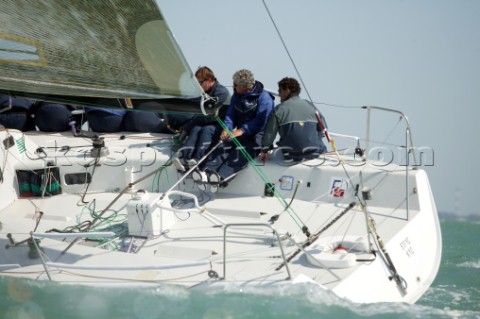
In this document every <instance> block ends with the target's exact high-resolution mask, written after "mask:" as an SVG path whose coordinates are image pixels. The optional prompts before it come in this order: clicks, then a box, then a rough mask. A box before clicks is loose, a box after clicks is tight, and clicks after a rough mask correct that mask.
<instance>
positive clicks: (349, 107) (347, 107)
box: [312, 101, 363, 109]
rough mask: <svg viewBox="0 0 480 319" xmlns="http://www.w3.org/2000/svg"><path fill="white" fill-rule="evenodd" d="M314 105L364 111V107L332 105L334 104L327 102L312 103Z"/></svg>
mask: <svg viewBox="0 0 480 319" xmlns="http://www.w3.org/2000/svg"><path fill="white" fill-rule="evenodd" d="M312 103H313V104H320V105H325V106H331V107H340V108H344V109H363V106H353V105H340V104H332V103H326V102H314V101H312Z"/></svg>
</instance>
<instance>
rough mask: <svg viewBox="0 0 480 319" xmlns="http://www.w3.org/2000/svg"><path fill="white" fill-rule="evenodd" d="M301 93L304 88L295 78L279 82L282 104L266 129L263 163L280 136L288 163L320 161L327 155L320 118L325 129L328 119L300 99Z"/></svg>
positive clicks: (271, 117)
mask: <svg viewBox="0 0 480 319" xmlns="http://www.w3.org/2000/svg"><path fill="white" fill-rule="evenodd" d="M300 90H301V89H300V84H299V83H298V81H297V80H296V79H294V78H289V77H285V78H283V79H281V80H280V81H279V82H278V94H279V95H280V101H281V102H282V103H280V104H279V105H277V106H276V107H275V109H274V110H273V112H272V113H271V114H270V118H269V120H268V122H267V125H266V127H265V133H264V135H263V140H262V152H261V153H260V159H261V160H262V161H264V160H265V159H266V158H267V157H268V151H269V150H270V149H271V148H272V144H273V142H274V140H275V137H276V136H277V133H278V134H279V135H280V140H279V141H278V143H277V145H278V146H279V149H280V150H281V151H282V153H283V156H284V158H285V159H286V160H289V161H292V160H293V161H295V162H297V161H301V160H304V159H312V158H316V157H318V156H319V155H320V154H322V153H324V152H326V150H327V148H326V146H325V144H324V143H323V141H322V137H323V131H322V129H321V125H320V124H319V122H318V117H317V114H318V116H319V117H320V118H321V120H322V122H323V125H324V126H326V123H325V119H324V118H323V116H321V115H320V112H318V110H317V109H316V107H315V106H314V105H313V103H311V102H309V101H306V100H303V99H301V98H300V97H299V94H300Z"/></svg>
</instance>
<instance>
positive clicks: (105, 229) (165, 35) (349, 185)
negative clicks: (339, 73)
mask: <svg viewBox="0 0 480 319" xmlns="http://www.w3.org/2000/svg"><path fill="white" fill-rule="evenodd" d="M39 17H41V18H39ZM0 19H1V21H2V24H1V26H0V92H1V93H2V94H7V95H9V96H13V97H25V98H30V99H35V100H42V101H52V102H56V103H66V104H69V105H75V106H79V107H81V106H88V107H102V108H122V109H125V110H127V111H129V112H138V111H144V112H145V111H147V112H164V113H169V112H173V113H188V114H190V113H197V114H205V115H207V114H213V113H214V112H215V108H216V105H215V103H211V99H210V98H209V97H208V95H206V94H205V93H204V92H203V91H202V89H201V87H200V86H199V85H198V82H197V81H196V79H195V77H194V75H193V73H192V71H191V69H190V67H189V66H188V63H187V61H186V60H185V58H184V57H183V54H182V52H181V50H180V48H179V46H178V44H177V42H176V41H175V38H174V36H173V33H172V31H171V30H170V29H169V27H168V25H167V23H166V21H165V18H164V16H163V15H162V13H161V11H160V9H159V8H158V6H157V3H156V2H155V1H152V0H142V1H132V0H120V1H87V2H85V1H83V2H71V3H69V4H68V6H65V4H64V2H63V1H59V0H55V1H50V2H49V4H48V5H47V4H46V3H45V2H27V1H23V0H22V1H19V0H15V1H13V0H11V1H10V0H7V1H3V2H2V10H1V12H0ZM103 30H110V31H109V32H101V31H103ZM147 102H150V103H147ZM365 112H366V114H367V136H366V137H364V138H362V139H361V138H359V137H356V136H350V135H348V134H343V133H342V134H338V133H337V134H335V133H333V132H331V133H329V137H330V138H331V140H332V141H333V140H334V139H345V140H346V143H349V145H350V149H351V150H353V152H350V153H349V152H339V151H338V150H337V149H336V147H335V146H334V143H331V145H330V146H329V151H328V152H327V153H325V154H322V155H321V156H320V157H319V158H317V159H312V160H309V161H304V162H301V163H284V162H278V161H267V162H265V163H262V162H258V161H256V160H255V159H252V160H251V161H250V163H249V165H248V167H247V168H246V169H244V170H242V171H241V172H239V173H238V175H237V176H236V177H235V178H234V179H233V180H232V181H230V182H229V184H228V186H227V187H222V188H220V189H218V191H217V192H216V193H212V192H209V191H208V190H206V191H205V190H202V189H200V188H199V187H197V186H198V185H196V183H195V181H194V180H193V179H192V177H191V172H190V171H188V172H187V173H181V172H178V171H177V170H176V168H175V166H174V165H172V156H173V155H174V153H175V148H176V147H177V146H178V145H177V144H176V142H177V141H176V139H175V135H173V134H160V133H132V132H121V133H118V134H93V132H87V133H92V134H90V135H89V134H74V133H72V132H70V131H66V132H49V133H46V132H41V131H38V130H33V131H25V132H23V131H19V130H14V129H5V128H4V129H1V130H0V140H1V141H2V143H0V149H1V151H0V163H2V165H1V167H0V222H1V230H0V276H2V277H12V278H26V279H30V280H36V281H52V282H55V283H58V284H70V285H92V286H102V287H120V286H135V287H137V286H138V287H141V286H158V285H165V284H171V285H176V286H184V287H185V288H186V289H199V290H213V289H238V290H241V289H244V288H246V287H271V286H280V285H297V284H304V283H308V284H314V285H318V286H320V287H322V288H325V289H328V290H331V291H333V292H334V293H336V294H337V295H338V296H340V297H343V298H346V299H348V300H351V301H353V302H359V303H371V302H406V303H414V302H416V301H417V300H418V299H419V298H420V297H421V296H422V295H423V294H424V293H425V292H426V291H427V290H428V288H429V287H430V285H431V284H432V282H433V280H434V279H435V276H436V274H437V272H438V268H439V264H440V259H441V249H442V240H441V232H440V227H439V220H438V215H437V210H436V206H435V201H434V197H433V195H432V191H431V188H430V184H429V180H428V176H427V174H426V172H425V171H424V170H422V169H421V168H420V167H419V165H418V163H416V159H415V156H414V154H413V153H412V149H413V141H412V136H411V127H410V125H409V123H408V120H407V117H406V116H405V115H404V114H403V113H401V112H399V111H395V110H391V109H386V108H380V107H365ZM372 112H396V113H399V114H400V115H401V117H402V119H403V120H404V124H405V130H404V131H403V134H405V137H406V138H405V145H403V148H402V149H404V159H405V163H390V162H382V161H379V160H373V159H370V158H369V156H368V154H369V150H370V149H371V147H370V145H371V144H370V143H373V141H372V140H371V139H370V136H369V133H368V132H369V131H368V130H369V129H370V126H372V125H373V124H372V123H371V121H370V115H371V113H372Z"/></svg>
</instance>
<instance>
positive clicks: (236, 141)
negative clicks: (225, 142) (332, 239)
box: [216, 116, 310, 237]
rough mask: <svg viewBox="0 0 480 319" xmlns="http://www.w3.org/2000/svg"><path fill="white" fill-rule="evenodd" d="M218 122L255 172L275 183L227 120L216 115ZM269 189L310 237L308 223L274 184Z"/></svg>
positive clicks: (267, 180) (266, 180) (265, 179)
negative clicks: (227, 123)
mask: <svg viewBox="0 0 480 319" xmlns="http://www.w3.org/2000/svg"><path fill="white" fill-rule="evenodd" d="M216 120H217V122H218V123H219V124H220V126H221V127H222V129H224V130H226V131H227V132H228V135H229V136H230V140H231V141H233V143H234V144H235V145H236V146H237V147H238V148H239V149H240V152H241V153H242V155H243V156H245V158H246V159H247V161H248V163H249V164H250V165H251V167H252V168H253V169H254V170H255V172H256V173H257V174H258V175H259V176H260V178H261V179H262V180H263V181H264V182H265V183H268V184H269V185H275V184H273V183H272V182H271V181H270V179H269V178H268V177H267V176H266V175H265V174H264V173H263V171H262V170H261V169H260V168H259V167H258V165H256V163H255V161H254V160H253V159H252V157H251V156H250V154H248V153H247V151H246V150H245V148H244V147H243V146H242V144H241V143H240V142H239V141H238V140H237V138H236V137H235V136H234V135H233V133H232V132H231V131H230V130H229V129H228V127H227V125H226V124H225V122H223V121H222V119H221V118H220V117H218V116H217V117H216ZM269 190H270V191H272V192H273V194H274V196H275V197H276V198H277V199H278V200H279V201H280V203H281V204H282V205H283V207H285V210H284V211H287V212H288V214H289V215H290V217H292V219H293V221H294V222H295V223H296V224H297V226H299V227H300V229H301V230H302V231H303V233H304V234H305V235H306V236H307V237H310V231H309V230H308V227H307V226H306V224H305V223H304V222H303V221H302V220H301V219H300V217H298V215H297V214H296V213H295V211H294V210H293V209H292V208H291V207H290V206H289V205H288V203H287V201H286V200H285V198H283V197H282V196H281V195H280V194H279V192H276V191H275V189H274V186H272V187H271V188H270V187H269Z"/></svg>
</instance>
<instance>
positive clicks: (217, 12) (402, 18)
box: [157, 0, 480, 215]
mask: <svg viewBox="0 0 480 319" xmlns="http://www.w3.org/2000/svg"><path fill="white" fill-rule="evenodd" d="M157 2H158V3H159V6H160V8H161V10H162V13H163V14H164V16H165V19H166V21H167V23H168V24H169V26H170V28H171V30H172V32H173V34H174V36H175V38H176V40H177V42H178V43H179V45H180V47H181V49H182V51H183V54H184V55H185V58H186V60H187V62H188V63H189V65H190V67H191V68H192V70H196V69H197V67H198V66H201V65H207V66H209V67H210V68H212V69H213V71H214V72H215V74H216V76H217V79H218V80H219V81H220V82H221V83H222V84H224V85H226V86H231V82H232V75H233V73H234V72H235V71H237V70H239V69H244V68H246V69H249V70H251V71H252V72H253V73H254V75H255V78H256V79H257V80H259V81H261V82H262V83H263V84H264V85H265V87H266V88H267V89H271V90H276V89H277V82H278V81H279V80H280V79H281V78H283V77H285V76H290V77H295V78H297V79H300V80H301V82H302V88H303V90H302V94H301V96H302V97H303V98H306V99H310V100H312V101H313V102H316V103H318V104H317V107H318V108H319V109H320V110H321V112H322V113H323V114H324V116H325V117H326V119H327V122H328V126H329V130H330V132H334V133H342V134H348V135H354V136H359V137H361V138H365V136H366V118H367V112H366V111H365V110H364V109H361V108H360V107H361V106H379V107H384V108H391V109H395V110H398V111H400V112H402V113H403V114H405V115H406V116H407V118H408V120H409V122H410V124H411V134H412V137H413V145H414V147H416V148H418V149H419V150H427V151H425V152H424V154H426V156H425V157H424V158H423V160H422V162H421V165H420V168H421V169H424V170H425V171H426V172H427V174H428V175H429V179H430V184H431V188H432V191H433V194H434V197H435V201H436V204H437V209H438V210H439V211H440V212H454V213H458V214H462V215H469V214H480V209H479V207H478V203H477V201H476V199H477V196H479V195H480V187H478V186H477V185H478V184H479V183H480V168H479V166H478V165H477V163H476V161H477V159H480V148H479V147H478V146H479V144H480V143H479V142H478V141H477V139H478V137H479V132H478V131H479V129H478V125H477V122H478V121H479V119H480V105H479V104H480V1H478V0H422V1H418V0H388V1H387V0H362V1H359V0H296V1H285V0H265V2H263V1H262V0H242V1H233V0H202V1H199V0H176V1H172V0H157ZM264 3H266V5H267V7H268V10H269V11H267V9H266V8H265V5H264ZM268 12H270V15H271V16H272V18H273V20H274V23H275V24H274V23H273V22H272V20H271V19H270V15H269V13H268ZM277 29H278V31H279V32H280V35H281V37H280V36H279V35H278V33H277ZM282 40H283V43H285V46H286V49H285V47H284V46H283V44H282ZM287 50H288V51H287ZM292 61H293V62H292ZM277 101H278V100H277ZM380 113H382V114H381V115H377V111H375V112H374V113H372V120H371V125H372V126H374V127H375V130H372V132H371V134H372V135H371V136H372V138H373V137H375V138H377V136H378V138H379V140H380V141H384V140H385V141H386V142H387V143H390V142H392V143H394V142H395V143H396V142H397V140H395V138H393V140H391V139H390V138H391V136H400V137H399V138H400V140H402V139H403V140H404V139H405V137H404V136H405V125H404V124H403V123H404V122H400V121H399V115H398V114H392V113H384V112H380ZM399 122H400V124H399ZM373 133H374V134H373ZM382 135H384V136H386V137H387V138H388V139H384V138H383V137H382ZM403 144H404V143H403Z"/></svg>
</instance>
